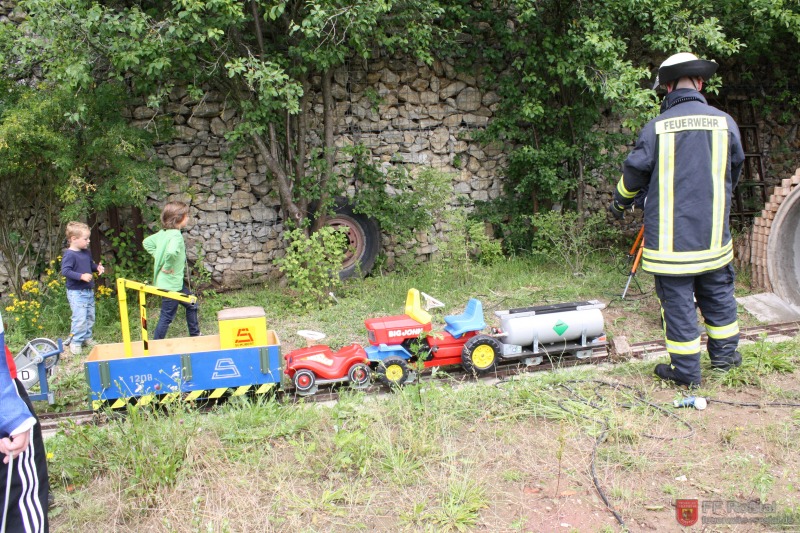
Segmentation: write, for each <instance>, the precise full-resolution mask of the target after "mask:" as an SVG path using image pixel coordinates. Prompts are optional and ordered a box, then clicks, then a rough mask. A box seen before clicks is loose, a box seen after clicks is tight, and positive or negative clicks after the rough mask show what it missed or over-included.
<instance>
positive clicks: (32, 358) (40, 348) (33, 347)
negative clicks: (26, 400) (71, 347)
mask: <svg viewBox="0 0 800 533" xmlns="http://www.w3.org/2000/svg"><path fill="white" fill-rule="evenodd" d="M63 351H64V343H63V342H62V340H61V339H58V340H57V342H53V341H51V340H50V339H45V338H39V339H33V340H32V341H30V342H28V344H26V345H25V347H24V348H23V349H22V350H20V351H19V353H18V354H17V356H16V357H14V364H15V365H16V367H17V379H19V380H20V382H22V385H23V386H24V387H25V390H26V391H27V393H28V396H29V397H30V399H31V401H40V400H42V401H43V400H47V403H49V404H51V405H52V404H53V403H54V402H55V400H54V398H53V392H52V391H51V390H50V386H49V384H48V382H47V378H48V377H50V376H52V375H53V373H54V371H55V367H56V364H57V363H58V359H59V356H60V355H61V353H62V352H63ZM37 384H38V385H39V392H33V391H32V390H31V389H33V387H35V386H36V385H37Z"/></svg>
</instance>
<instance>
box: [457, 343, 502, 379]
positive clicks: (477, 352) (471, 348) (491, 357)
mask: <svg viewBox="0 0 800 533" xmlns="http://www.w3.org/2000/svg"><path fill="white" fill-rule="evenodd" d="M502 353H503V344H502V343H501V342H500V341H499V340H497V339H496V338H494V337H490V336H488V335H477V336H475V337H472V338H471V339H470V340H468V341H467V342H466V344H464V350H463V351H462V352H461V364H462V365H463V366H464V369H465V370H466V371H467V372H471V373H473V374H486V373H488V372H491V371H492V370H494V369H495V367H496V366H497V358H498V357H499V356H500V355H501V354H502Z"/></svg>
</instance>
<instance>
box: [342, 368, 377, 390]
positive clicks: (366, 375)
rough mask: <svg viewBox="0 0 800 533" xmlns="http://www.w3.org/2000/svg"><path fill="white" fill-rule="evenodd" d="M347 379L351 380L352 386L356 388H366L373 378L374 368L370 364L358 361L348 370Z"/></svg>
mask: <svg viewBox="0 0 800 533" xmlns="http://www.w3.org/2000/svg"><path fill="white" fill-rule="evenodd" d="M359 376H360V377H359ZM347 379H349V380H350V386H351V387H353V388H354V389H366V388H367V387H369V382H370V381H371V379H372V370H370V368H369V365H366V364H364V363H356V364H354V365H353V366H351V367H350V370H348V371H347Z"/></svg>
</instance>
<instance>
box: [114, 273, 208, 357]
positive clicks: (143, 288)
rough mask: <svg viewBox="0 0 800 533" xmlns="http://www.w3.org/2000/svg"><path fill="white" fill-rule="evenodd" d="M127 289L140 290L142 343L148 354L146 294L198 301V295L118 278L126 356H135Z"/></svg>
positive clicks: (145, 353) (120, 318)
mask: <svg viewBox="0 0 800 533" xmlns="http://www.w3.org/2000/svg"><path fill="white" fill-rule="evenodd" d="M127 289H133V290H135V291H138V292H139V316H140V317H141V326H142V343H143V345H144V352H143V353H144V355H147V354H148V347H147V342H148V338H147V308H146V307H145V294H147V293H149V294H155V295H156V296H161V297H163V298H171V299H173V300H178V301H179V302H185V303H189V304H193V303H195V302H196V301H197V296H195V295H188V294H183V293H182V292H177V291H165V290H163V289H159V288H158V287H153V286H152V285H146V284H144V283H140V282H138V281H132V280H129V279H125V278H117V299H118V300H119V320H120V326H121V327H122V342H123V343H124V344H125V357H131V356H133V348H132V347H131V331H130V326H129V324H128V296H127V294H126V292H125V291H126V290H127Z"/></svg>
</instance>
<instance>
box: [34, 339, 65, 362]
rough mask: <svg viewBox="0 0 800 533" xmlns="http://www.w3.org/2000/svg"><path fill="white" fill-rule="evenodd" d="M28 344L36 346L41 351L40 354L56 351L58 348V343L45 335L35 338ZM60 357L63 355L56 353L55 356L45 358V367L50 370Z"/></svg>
mask: <svg viewBox="0 0 800 533" xmlns="http://www.w3.org/2000/svg"><path fill="white" fill-rule="evenodd" d="M28 344H30V345H31V346H33V347H34V348H36V351H37V352H39V355H41V354H45V353H50V352H54V351H56V350H58V344H56V343H55V342H53V341H52V340H50V339H47V338H44V337H42V338H38V339H33V340H32V341H30V342H29V343H28ZM59 357H61V356H60V355H55V356H53V357H48V358H47V359H46V360H45V363H44V367H45V368H46V369H47V370H50V369H51V368H53V367H54V366H55V364H56V363H57V362H58V359H59Z"/></svg>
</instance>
